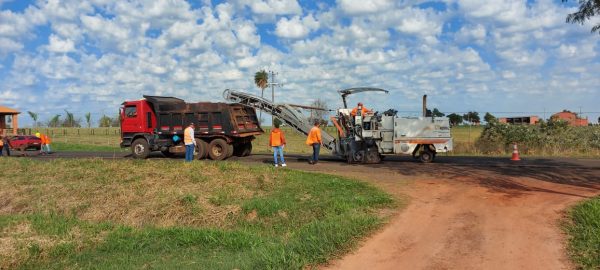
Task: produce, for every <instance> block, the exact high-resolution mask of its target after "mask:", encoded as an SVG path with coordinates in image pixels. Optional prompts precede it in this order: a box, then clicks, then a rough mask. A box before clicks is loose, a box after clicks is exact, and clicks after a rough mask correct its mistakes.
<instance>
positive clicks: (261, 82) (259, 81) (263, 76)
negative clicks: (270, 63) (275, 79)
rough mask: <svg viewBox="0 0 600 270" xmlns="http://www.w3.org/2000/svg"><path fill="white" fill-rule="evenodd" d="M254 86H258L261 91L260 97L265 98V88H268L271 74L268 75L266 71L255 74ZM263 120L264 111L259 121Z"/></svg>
mask: <svg viewBox="0 0 600 270" xmlns="http://www.w3.org/2000/svg"><path fill="white" fill-rule="evenodd" d="M254 84H256V86H258V88H260V90H261V92H260V97H261V98H262V97H264V95H265V88H267V85H268V84H269V73H267V72H266V71H265V70H264V69H263V70H261V71H258V72H256V73H255V74H254ZM261 118H262V110H261V111H260V114H259V117H258V119H259V120H260V119H261Z"/></svg>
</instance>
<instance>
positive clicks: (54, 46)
mask: <svg viewBox="0 0 600 270" xmlns="http://www.w3.org/2000/svg"><path fill="white" fill-rule="evenodd" d="M48 51H50V52H57V53H67V52H73V51H75V43H73V41H72V40H70V39H61V38H59V37H57V36H55V35H54V34H52V35H50V39H49V44H48Z"/></svg>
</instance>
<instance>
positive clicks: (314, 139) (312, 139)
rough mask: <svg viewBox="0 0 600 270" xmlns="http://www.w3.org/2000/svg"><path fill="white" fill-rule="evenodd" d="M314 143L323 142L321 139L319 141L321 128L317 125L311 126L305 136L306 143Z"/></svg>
mask: <svg viewBox="0 0 600 270" xmlns="http://www.w3.org/2000/svg"><path fill="white" fill-rule="evenodd" d="M315 143H318V144H320V143H323V141H321V129H320V128H318V127H313V128H311V129H310V132H309V133H308V137H306V144H307V145H313V144H315Z"/></svg>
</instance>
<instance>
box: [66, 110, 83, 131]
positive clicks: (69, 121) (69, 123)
mask: <svg viewBox="0 0 600 270" xmlns="http://www.w3.org/2000/svg"><path fill="white" fill-rule="evenodd" d="M65 113H66V114H67V115H66V116H65V119H64V120H63V122H62V126H63V127H81V124H80V123H81V120H79V119H75V114H73V113H72V112H69V111H67V110H65Z"/></svg>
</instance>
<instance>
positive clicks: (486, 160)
mask: <svg viewBox="0 0 600 270" xmlns="http://www.w3.org/2000/svg"><path fill="white" fill-rule="evenodd" d="M13 156H15V157H30V158H35V159H54V158H102V159H121V158H131V155H130V154H129V152H55V153H52V154H49V155H41V154H39V153H38V152H37V151H27V152H26V155H22V154H21V152H19V151H13ZM521 158H522V160H521V161H511V160H510V157H476V156H444V155H438V156H437V158H436V160H435V161H434V162H432V163H429V164H423V163H421V162H419V161H416V160H414V159H413V158H412V157H410V156H386V157H385V159H384V160H383V161H382V162H381V163H380V164H352V165H349V164H346V163H345V161H343V160H342V159H339V158H337V157H335V156H332V155H329V154H323V155H321V157H320V159H321V161H323V162H334V163H341V164H345V165H347V166H369V167H375V168H377V167H382V168H387V167H389V166H390V165H398V166H403V167H412V168H422V167H423V166H427V168H431V169H433V170H434V169H436V168H438V167H447V166H457V167H478V168H481V167H508V168H524V167H526V168H539V169H544V168H587V169H599V170H600V159H590V158H556V157H548V158H537V157H531V158H528V157H521ZM149 159H152V160H154V159H156V160H160V159H167V158H165V157H164V156H163V155H162V154H160V152H155V153H153V154H151V155H150V157H149ZM173 159H183V156H182V157H176V158H173ZM286 159H287V160H290V161H292V160H293V161H296V162H307V161H308V156H307V155H297V154H286ZM228 160H232V161H240V162H258V163H272V160H273V157H272V155H270V154H253V155H251V156H248V157H231V158H229V159H228Z"/></svg>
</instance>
